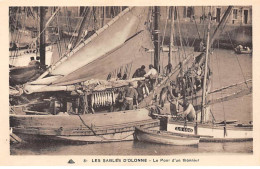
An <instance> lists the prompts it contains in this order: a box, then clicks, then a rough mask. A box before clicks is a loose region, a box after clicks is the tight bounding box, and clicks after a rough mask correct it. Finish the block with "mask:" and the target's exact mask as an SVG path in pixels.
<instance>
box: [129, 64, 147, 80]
mask: <svg viewBox="0 0 260 169" xmlns="http://www.w3.org/2000/svg"><path fill="white" fill-rule="evenodd" d="M145 74H146V71H145V66H144V65H142V66H141V67H140V68H138V69H136V71H135V73H134V74H133V76H132V78H137V77H144V75H145Z"/></svg>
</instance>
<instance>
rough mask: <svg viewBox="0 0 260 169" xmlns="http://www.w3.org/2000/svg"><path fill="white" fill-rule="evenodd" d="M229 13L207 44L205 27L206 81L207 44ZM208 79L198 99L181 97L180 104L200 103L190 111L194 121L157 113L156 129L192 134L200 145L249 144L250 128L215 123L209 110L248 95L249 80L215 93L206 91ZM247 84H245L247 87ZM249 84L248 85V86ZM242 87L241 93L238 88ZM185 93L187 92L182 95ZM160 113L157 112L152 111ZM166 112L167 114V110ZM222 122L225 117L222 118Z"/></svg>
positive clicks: (240, 125) (204, 82)
mask: <svg viewBox="0 0 260 169" xmlns="http://www.w3.org/2000/svg"><path fill="white" fill-rule="evenodd" d="M231 9H232V6H229V7H228V9H227V11H226V13H225V14H224V16H223V18H222V20H221V22H220V23H219V25H218V27H217V29H216V30H215V32H214V34H213V37H212V38H211V40H210V36H209V35H210V22H209V24H208V31H207V46H206V52H205V59H204V62H205V66H204V74H205V75H204V77H206V75H207V73H208V69H207V66H208V57H209V49H210V46H211V44H212V43H213V41H214V36H216V34H218V32H219V30H218V28H220V27H222V26H221V25H222V24H223V23H224V21H225V20H226V19H227V18H228V16H229V13H230V11H231ZM207 81H209V79H208V78H204V79H203V86H202V93H201V94H200V95H193V96H192V97H185V95H184V97H182V98H181V99H182V100H189V101H190V102H192V100H194V99H197V98H198V97H199V98H200V100H199V101H198V103H199V104H200V103H202V104H201V105H199V104H198V105H195V106H194V108H195V110H196V118H195V119H194V121H188V120H187V119H186V118H183V117H182V116H178V114H177V115H176V114H175V115H162V113H158V115H156V116H157V117H158V118H160V119H161V123H160V125H161V126H163V128H164V129H165V130H167V131H170V132H174V133H181V134H188V135H190V134H193V135H200V136H201V137H200V141H210V142H226V141H251V140H253V125H252V124H251V123H249V124H237V123H236V122H237V121H236V120H231V121H229V120H227V119H224V120H223V121H222V122H216V121H215V119H214V116H213V114H212V112H211V110H210V105H212V104H215V103H220V102H223V101H228V100H231V99H234V98H237V97H241V96H244V95H247V94H250V93H251V92H252V84H251V80H246V81H245V82H241V83H237V84H233V85H229V86H226V87H223V88H221V89H216V90H215V91H210V90H209V89H210V87H209V85H210V83H208V82H207ZM248 82H249V83H248ZM250 84H251V85H250ZM240 85H241V86H242V85H244V87H245V89H243V88H242V87H241V86H240ZM236 86H240V87H241V88H242V90H241V88H240V89H239V87H238V89H239V90H238V91H236V92H229V93H228V92H226V91H225V92H226V93H227V94H226V96H223V97H220V98H217V99H216V98H215V99H212V100H210V97H209V95H210V94H214V93H215V92H222V91H224V90H228V89H231V88H233V87H236ZM186 92H187V91H186ZM197 94H198V93H197ZM156 110H157V111H159V112H160V110H161V109H156ZM169 111H170V110H169ZM209 116H212V121H210V120H209V118H208V117H209ZM224 118H225V117H224Z"/></svg>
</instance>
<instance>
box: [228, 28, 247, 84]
mask: <svg viewBox="0 0 260 169" xmlns="http://www.w3.org/2000/svg"><path fill="white" fill-rule="evenodd" d="M228 37H229V39H230V42H231V45H232V46H233V49H234V45H233V43H232V40H231V37H230V35H229V32H228ZM235 56H236V59H237V62H238V65H239V69H240V71H241V73H242V76H243V78H244V81H245V83H246V86H247V88H249V86H248V84H247V81H246V77H245V75H244V72H243V70H242V66H241V64H240V62H239V59H238V54H236V53H235Z"/></svg>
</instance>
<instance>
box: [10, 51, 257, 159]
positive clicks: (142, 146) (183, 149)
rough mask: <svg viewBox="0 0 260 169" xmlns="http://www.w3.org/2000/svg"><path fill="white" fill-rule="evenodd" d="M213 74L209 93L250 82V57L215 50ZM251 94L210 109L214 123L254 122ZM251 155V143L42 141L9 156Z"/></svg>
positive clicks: (15, 146) (14, 147)
mask: <svg viewBox="0 0 260 169" xmlns="http://www.w3.org/2000/svg"><path fill="white" fill-rule="evenodd" d="M210 68H211V71H212V72H213V80H212V90H214V89H218V88H221V86H228V85H231V84H235V83H239V82H242V81H245V80H246V79H252V56H251V55H246V54H241V55H237V54H235V53H234V51H232V50H224V49H216V50H214V51H213V54H212V55H210ZM252 107H253V105H252V94H250V95H246V96H243V97H239V98H235V99H233V100H229V101H226V102H224V103H217V104H215V105H213V106H212V112H213V114H214V117H215V119H216V120H217V121H221V120H237V121H238V123H244V124H248V122H249V121H253V110H252ZM216 153H224V154H225V153H228V154H238V153H239V154H241V153H245V154H252V153H253V142H252V141H249V142H226V143H206V142H202V143H199V145H198V146H169V145H159V144H151V143H143V142H138V141H125V142H112V143H97V144H84V145H82V144H73V145H71V144H64V143H57V142H45V143H34V144H31V143H30V144H13V145H11V149H10V154H11V155H65V154H66V155H175V154H216Z"/></svg>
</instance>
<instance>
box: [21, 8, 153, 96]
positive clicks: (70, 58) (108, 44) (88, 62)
mask: <svg viewBox="0 0 260 169" xmlns="http://www.w3.org/2000/svg"><path fill="white" fill-rule="evenodd" d="M147 15H148V7H131V8H127V9H126V10H124V11H123V12H121V13H120V14H119V15H118V16H117V17H115V18H113V19H112V20H111V21H110V22H109V23H108V24H106V25H105V26H104V27H103V28H101V29H99V30H98V31H97V32H96V33H95V34H94V35H92V36H91V37H90V38H89V39H87V40H86V41H85V42H84V43H82V44H80V45H79V46H78V47H77V48H76V49H74V50H73V51H71V52H70V53H69V54H67V55H66V56H65V57H63V58H62V59H61V60H60V61H58V62H57V63H56V64H54V65H53V66H52V67H51V68H50V69H49V70H48V71H47V72H45V73H44V74H43V75H42V76H40V78H39V79H42V80H41V83H40V84H37V81H34V82H31V83H28V84H26V85H25V88H24V90H25V92H26V93H34V92H38V90H39V89H40V88H41V87H46V86H45V85H50V84H57V85H61V83H63V84H73V83H77V82H80V81H83V80H88V79H92V78H97V77H98V76H103V77H104V76H107V74H106V73H109V71H110V70H111V69H112V68H113V69H115V68H116V67H119V64H120V65H122V64H123V62H124V61H125V62H126V61H131V60H133V59H135V55H136V53H135V51H134V50H139V52H143V53H144V49H145V47H142V49H143V51H140V50H141V49H140V46H142V45H143V44H140V41H142V42H144V39H145V40H147V39H146V38H145V37H149V36H150V35H148V34H147V32H146V31H145V29H146V25H145V23H146V21H147ZM149 38H150V37H149ZM133 40H135V42H133ZM137 40H138V41H139V42H138V41H137ZM150 42H151V40H150ZM129 44H138V45H134V46H135V47H133V48H131V49H132V51H129V50H128V51H120V52H118V50H121V49H122V48H125V49H126V47H125V46H128V47H127V48H129V47H130V46H131V45H129ZM146 44H147V42H146ZM149 45H150V46H151V44H149ZM136 46H138V47H136ZM144 46H145V45H144ZM129 52H130V54H129ZM137 52H138V51H137ZM115 53H116V55H115ZM119 53H120V54H119ZM129 55H131V57H129ZM144 55H145V54H144ZM146 56H148V57H149V56H150V54H146ZM108 58H109V60H114V61H115V63H106V62H104V60H107V59H108ZM119 59H120V60H119ZM122 61H123V62H122ZM99 62H103V63H102V64H99ZM126 63H127V62H126ZM109 64H111V65H109ZM97 66H99V67H98V68H99V69H100V68H102V70H103V71H98V72H93V69H95V68H96V67H97ZM138 66H139V65H138ZM105 72H106V73H105ZM104 73H105V74H104ZM46 76H48V77H49V76H59V77H58V78H57V79H56V80H53V81H50V80H48V83H46V84H45V85H42V84H43V83H42V82H43V81H44V79H45V78H46ZM48 77H47V78H48ZM39 79H38V80H39ZM48 79H49V78H48ZM53 79H55V78H53ZM39 85H41V87H40V86H39Z"/></svg>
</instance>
